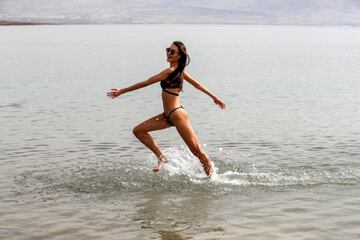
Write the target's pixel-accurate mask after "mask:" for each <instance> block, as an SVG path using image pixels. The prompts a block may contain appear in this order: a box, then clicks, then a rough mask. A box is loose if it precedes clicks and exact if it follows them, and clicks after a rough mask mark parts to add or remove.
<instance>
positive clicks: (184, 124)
mask: <svg viewBox="0 0 360 240" xmlns="http://www.w3.org/2000/svg"><path fill="white" fill-rule="evenodd" d="M171 120H172V121H173V123H174V124H175V127H176V129H177V131H178V133H179V134H180V136H181V137H182V139H183V140H184V142H185V143H186V145H187V146H188V148H189V149H190V151H191V152H192V153H193V154H194V155H195V156H196V157H197V158H199V160H200V162H201V164H202V166H203V168H204V170H205V173H206V175H208V176H210V175H211V174H212V171H213V163H212V161H211V160H210V158H209V157H208V155H207V154H206V153H205V152H204V151H203V150H202V149H201V146H200V143H199V140H198V138H197V136H196V134H195V132H194V130H193V128H192V126H191V122H190V119H189V116H188V113H187V112H186V111H185V110H183V109H181V110H180V109H179V110H177V111H176V112H174V113H173V114H172V115H171Z"/></svg>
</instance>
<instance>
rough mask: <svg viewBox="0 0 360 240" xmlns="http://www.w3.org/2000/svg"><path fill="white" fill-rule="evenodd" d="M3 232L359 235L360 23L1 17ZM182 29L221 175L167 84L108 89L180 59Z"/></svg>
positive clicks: (197, 114)
mask: <svg viewBox="0 0 360 240" xmlns="http://www.w3.org/2000/svg"><path fill="white" fill-rule="evenodd" d="M0 36H1V38H0V53H1V54H0V78H1V81H0V96H1V99H2V102H1V104H0V131H1V135H0V153H1V154H0V166H1V167H0V189H1V192H0V199H1V201H0V238H4V239H69V238H74V239H357V238H359V237H360V231H359V230H358V229H359V228H358V226H359V224H360V217H359V216H360V201H359V200H360V191H359V183H360V165H359V160H360V148H359V143H360V140H359V139H360V137H359V136H360V122H359V121H358V119H360V109H359V106H360V105H359V104H360V97H359V94H358V89H360V82H359V79H358V76H360V70H359V68H358V66H359V64H360V57H359V56H360V30H359V28H341V27H336V28H335V27H285V26H283V27H280V26H277V27H274V26H221V25H206V26H202V25H187V26H182V25H146V26H144V25H113V26H112V25H105V26H100V25H99V26H26V27H22V26H16V27H3V28H0ZM176 39H180V40H182V41H184V42H185V43H186V45H187V47H188V49H189V53H190V55H191V57H192V62H191V64H190V65H189V71H190V73H191V74H192V75H193V76H194V77H195V78H197V79H198V80H199V81H200V82H201V83H203V84H204V85H205V86H206V87H208V88H209V89H210V90H212V91H213V92H214V93H215V94H216V95H218V96H219V97H220V98H221V99H223V100H224V102H225V103H226V104H227V109H226V110H221V109H219V108H218V107H217V106H215V105H214V104H213V102H212V101H211V99H209V98H208V97H207V96H206V95H204V94H202V93H199V92H197V91H196V90H195V89H194V88H192V87H191V86H190V85H189V84H186V83H185V86H184V92H183V93H182V94H181V102H182V105H183V106H184V108H185V109H186V110H187V111H188V112H189V114H190V116H191V121H192V124H193V127H194V129H195V131H196V132H197V134H198V137H199V139H200V140H201V142H202V145H203V148H204V150H205V151H206V152H207V153H208V155H209V156H210V157H211V158H212V159H213V161H214V163H215V165H216V168H217V174H216V175H215V176H214V177H213V178H212V179H210V180H209V179H207V178H205V175H204V173H203V172H202V169H201V166H200V164H199V162H198V160H197V159H196V158H195V157H194V156H193V155H192V154H191V153H190V152H189V151H188V149H187V148H186V147H185V146H184V143H183V142H182V140H181V138H180V137H179V136H178V135H177V133H176V130H175V129H174V128H172V129H167V130H164V131H160V132H154V133H152V135H153V136H154V138H155V139H156V141H157V142H158V144H159V145H160V147H161V148H162V149H163V150H164V152H165V153H166V154H167V155H168V156H169V157H170V163H169V164H167V165H166V166H165V168H164V169H163V171H161V172H160V173H159V174H153V173H152V172H151V168H152V166H153V165H154V164H155V158H154V156H153V155H152V154H150V152H149V150H147V149H145V148H144V147H143V146H142V145H141V144H140V143H139V142H138V141H137V140H136V139H135V138H134V136H133V135H132V132H131V130H132V128H133V127H134V126H136V125H137V124H138V123H140V122H141V121H143V120H145V119H147V118H150V117H151V116H153V115H156V114H158V113H161V112H162V109H161V108H162V105H161V99H160V87H159V86H158V84H155V85H154V86H150V87H148V88H147V89H141V90H138V91H137V92H132V93H129V94H128V95H124V96H122V97H120V98H119V99H116V100H110V99H108V98H106V96H105V93H106V91H108V90H109V89H110V88H112V87H117V86H118V87H121V86H127V85H129V84H132V83H135V82H137V81H140V80H145V79H146V78H147V77H149V76H151V75H153V74H155V73H157V72H158V71H161V70H162V69H163V68H165V67H167V65H166V59H165V54H164V52H165V51H164V49H165V48H166V47H167V46H168V45H169V44H170V43H171V41H173V40H176Z"/></svg>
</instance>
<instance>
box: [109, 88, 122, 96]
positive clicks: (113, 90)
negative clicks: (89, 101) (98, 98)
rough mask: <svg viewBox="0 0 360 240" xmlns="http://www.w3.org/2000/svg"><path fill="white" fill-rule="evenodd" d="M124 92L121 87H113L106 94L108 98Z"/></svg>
mask: <svg viewBox="0 0 360 240" xmlns="http://www.w3.org/2000/svg"><path fill="white" fill-rule="evenodd" d="M123 93H124V92H123V91H122V89H121V88H113V89H111V91H110V92H108V93H107V94H106V95H107V96H108V97H109V98H116V97H118V96H120V95H121V94H123Z"/></svg>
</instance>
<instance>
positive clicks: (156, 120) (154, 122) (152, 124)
mask: <svg viewBox="0 0 360 240" xmlns="http://www.w3.org/2000/svg"><path fill="white" fill-rule="evenodd" d="M169 127H171V125H170V124H169V123H168V122H167V121H166V119H165V117H164V114H163V113H161V114H159V115H156V116H154V117H151V118H149V119H147V120H145V121H144V122H142V123H140V124H139V125H137V126H136V127H135V128H134V131H141V132H151V131H156V130H161V129H166V128H169Z"/></svg>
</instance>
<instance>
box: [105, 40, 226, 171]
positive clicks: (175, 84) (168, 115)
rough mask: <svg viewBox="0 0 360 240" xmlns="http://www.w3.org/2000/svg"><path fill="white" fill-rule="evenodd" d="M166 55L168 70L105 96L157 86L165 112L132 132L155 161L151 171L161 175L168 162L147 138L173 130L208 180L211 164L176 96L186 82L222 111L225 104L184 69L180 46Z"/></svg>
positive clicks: (185, 60) (186, 61)
mask: <svg viewBox="0 0 360 240" xmlns="http://www.w3.org/2000/svg"><path fill="white" fill-rule="evenodd" d="M166 54H167V61H168V62H169V63H170V67H169V68H167V69H165V70H164V71H162V72H160V73H159V74H156V75H154V76H152V77H150V78H149V79H147V80H145V81H143V82H139V83H136V84H134V85H132V86H130V87H127V88H113V89H111V91H110V92H108V93H107V96H108V97H110V98H116V97H118V96H120V95H121V94H124V93H127V92H130V91H134V90H137V89H139V88H143V87H146V86H149V85H151V84H153V83H156V82H160V85H161V88H162V94H161V96H162V101H163V108H164V112H163V113H161V114H159V115H156V116H154V117H152V118H150V119H148V120H146V121H144V122H142V123H140V124H139V125H138V126H136V127H135V128H134V129H133V133H134V135H135V136H136V137H137V138H138V139H139V140H140V141H141V142H142V143H143V144H144V145H145V146H146V147H148V148H149V149H150V150H151V151H152V152H153V153H154V154H155V155H156V156H157V158H158V164H157V166H155V167H154V168H153V171H154V172H158V171H160V169H161V167H162V165H163V164H164V163H166V162H167V161H168V159H167V157H166V156H165V155H163V154H162V152H161V150H160V149H159V147H158V146H157V145H156V143H155V141H154V140H153V139H152V137H151V136H150V135H149V132H151V131H156V130H161V129H165V128H169V127H172V126H175V127H176V130H177V131H178V133H179V134H180V136H181V137H182V139H183V140H184V142H185V143H186V145H187V146H188V148H189V149H190V151H191V152H192V153H193V154H194V155H195V156H196V157H197V158H199V160H200V162H201V164H202V166H203V168H204V170H205V173H206V175H207V176H211V174H212V172H213V163H212V161H211V160H210V159H209V157H208V156H207V155H206V153H205V152H204V151H203V150H202V149H201V146H200V144H199V141H198V139H197V136H196V134H195V132H194V130H193V129H192V127H191V123H190V119H189V115H188V113H187V112H186V111H185V110H184V108H183V107H182V106H181V105H180V101H179V93H180V91H181V90H182V85H183V81H184V80H185V81H187V82H188V83H190V84H191V85H193V86H194V87H195V88H197V89H199V90H200V91H202V92H204V93H206V94H207V95H209V96H210V97H211V98H212V99H213V100H214V102H215V103H216V104H217V105H219V106H220V108H222V109H224V108H225V104H224V103H223V102H222V101H220V100H219V99H218V98H217V97H216V96H215V95H214V94H212V93H211V92H210V91H209V90H208V89H207V88H205V87H204V86H202V85H201V84H200V83H198V82H197V81H196V80H195V79H194V78H193V77H191V76H190V75H189V73H187V72H186V71H185V67H186V66H187V65H188V64H189V62H190V58H189V55H188V54H187V52H186V47H185V45H184V44H183V43H182V42H179V41H175V42H173V43H172V44H171V46H170V47H169V48H167V49H166Z"/></svg>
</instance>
